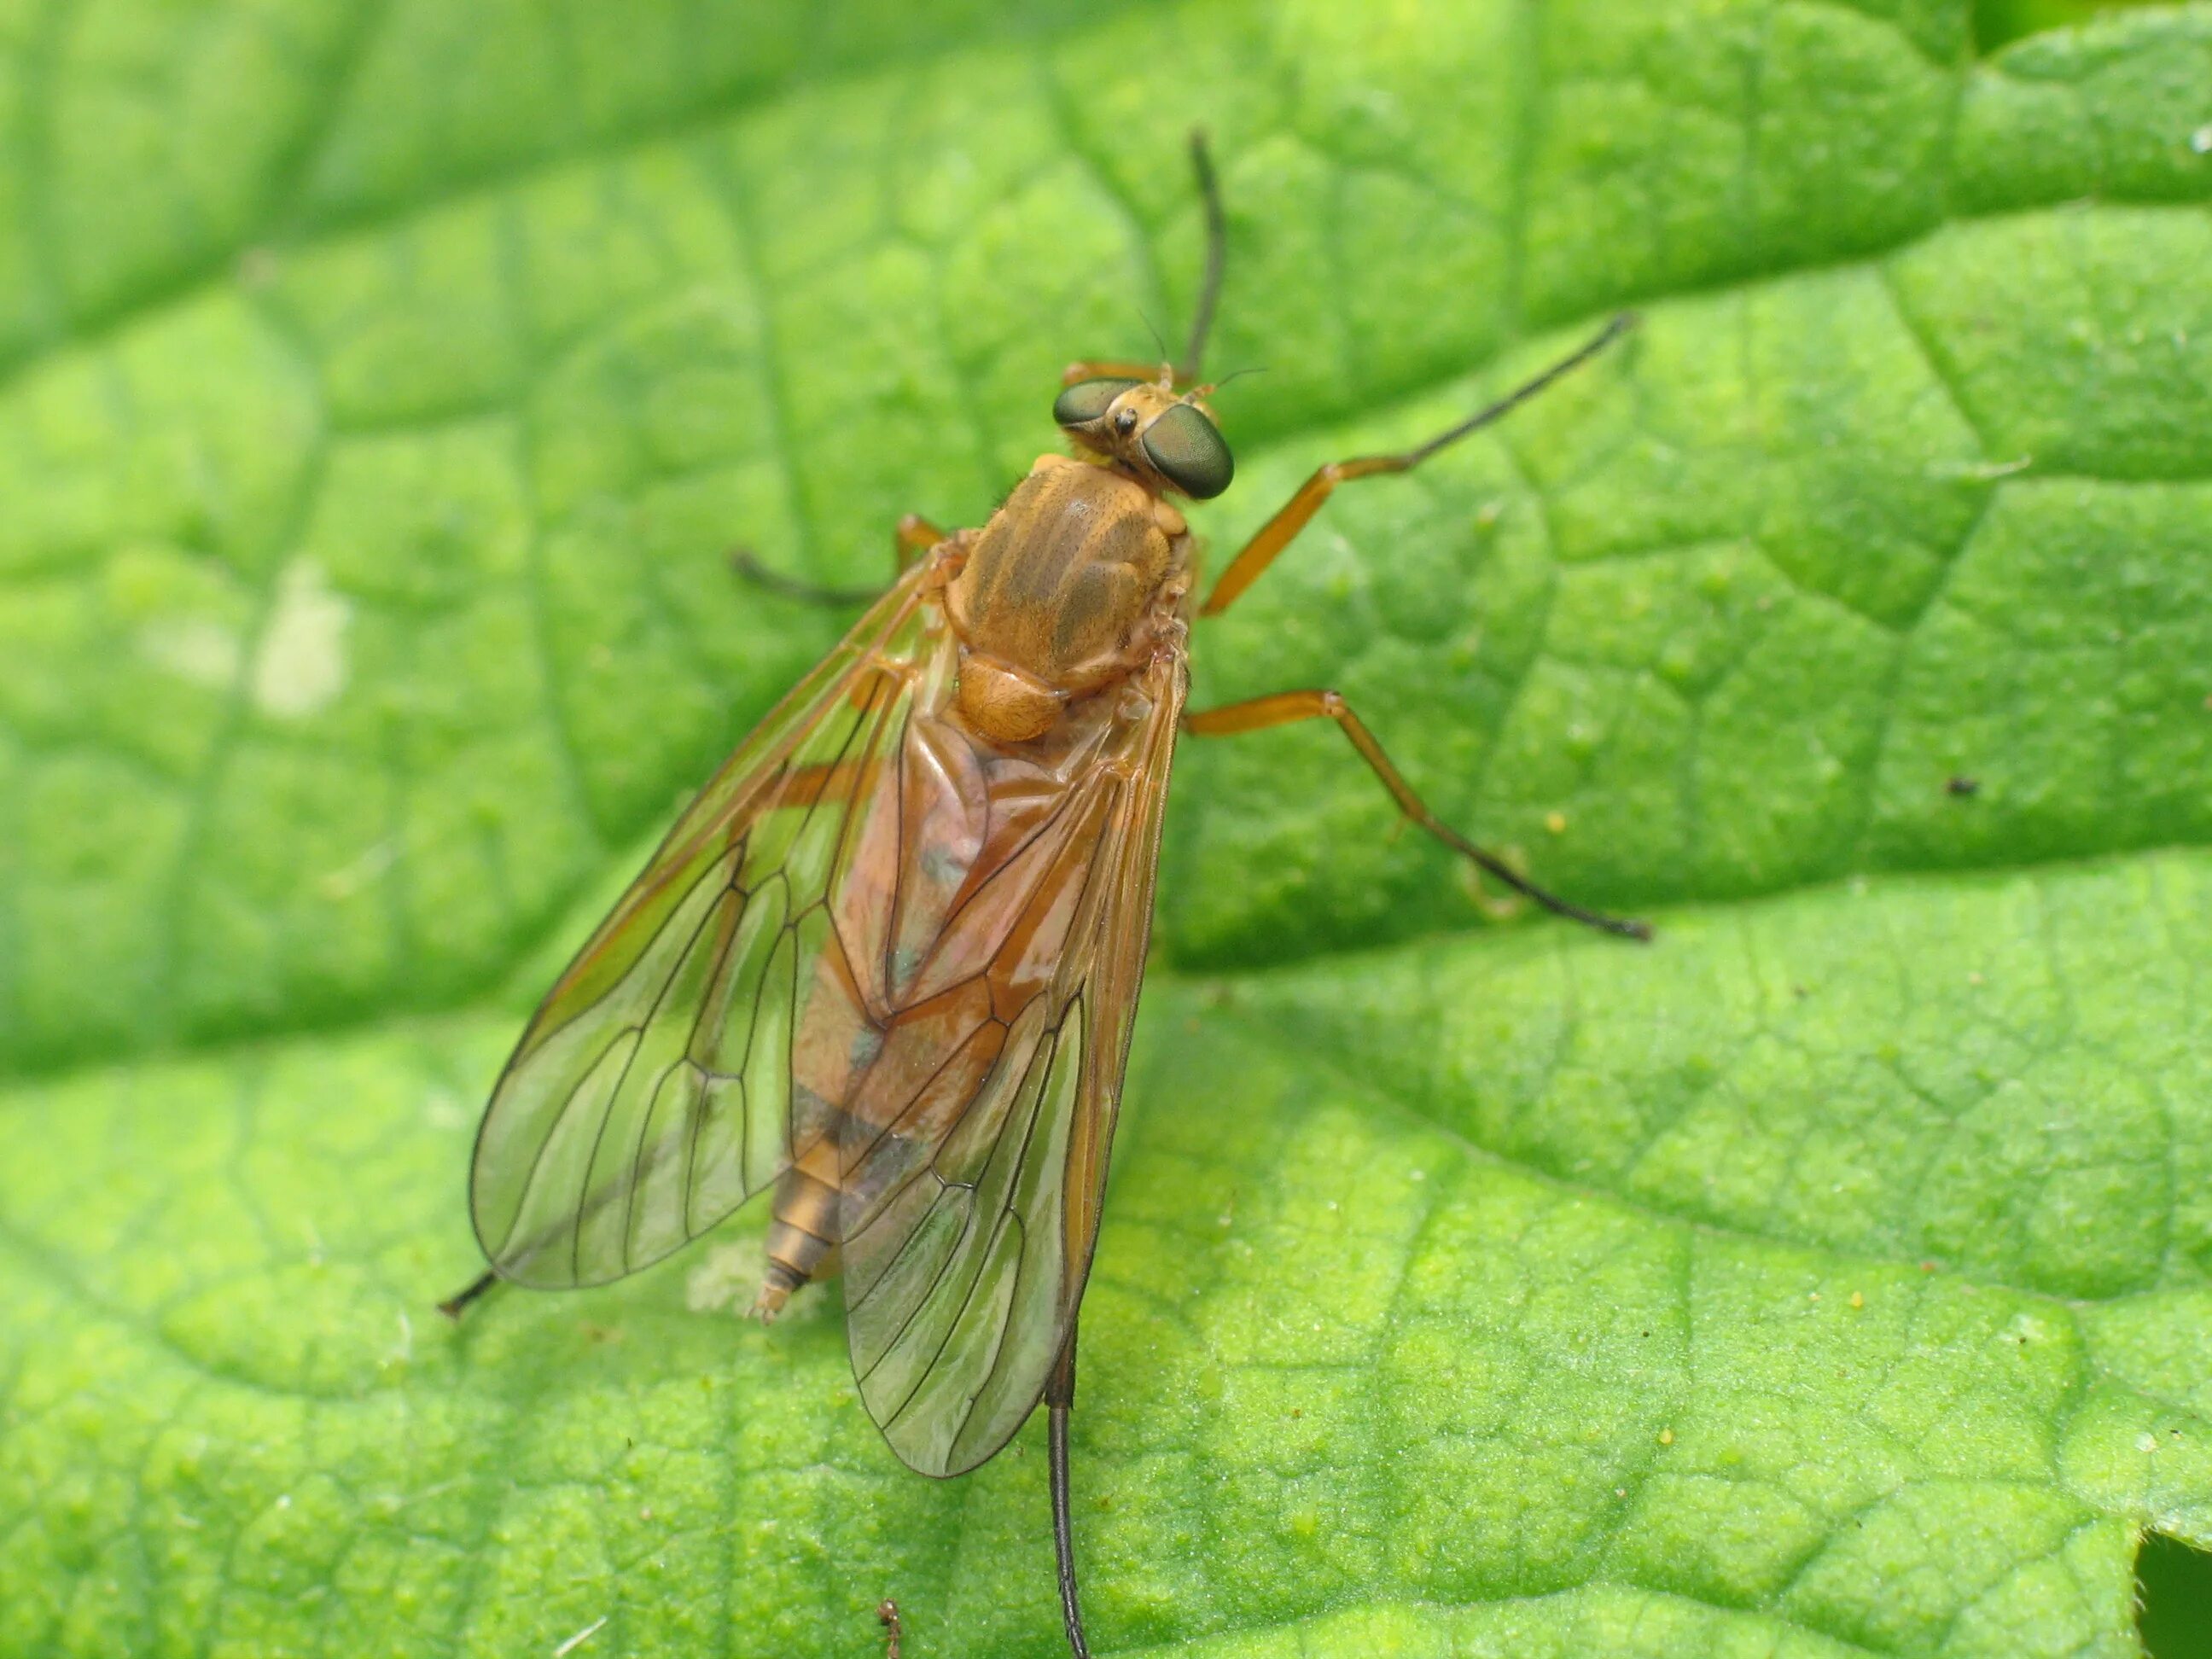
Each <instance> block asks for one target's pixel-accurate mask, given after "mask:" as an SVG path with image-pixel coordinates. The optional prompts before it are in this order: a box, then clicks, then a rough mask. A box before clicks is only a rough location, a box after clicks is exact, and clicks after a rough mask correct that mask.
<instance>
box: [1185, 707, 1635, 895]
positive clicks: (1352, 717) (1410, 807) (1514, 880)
mask: <svg viewBox="0 0 2212 1659" xmlns="http://www.w3.org/2000/svg"><path fill="white" fill-rule="evenodd" d="M1297 720H1334V721H1335V722H1336V724H1337V727H1338V729H1339V730H1340V731H1341V732H1343V733H1344V735H1345V736H1346V738H1350V739H1351V741H1352V747H1353V748H1354V749H1356V750H1358V751H1359V757H1360V759H1362V760H1364V761H1365V762H1366V763H1367V764H1368V765H1369V767H1370V768H1371V769H1373V771H1374V773H1375V775H1376V777H1377V778H1379V779H1381V780H1382V782H1383V787H1384V788H1385V789H1388V790H1389V792H1390V799H1392V800H1395V802H1397V803H1398V810H1399V811H1401V812H1403V813H1404V814H1405V815H1406V816H1407V817H1408V818H1410V819H1412V820H1413V823H1416V824H1418V825H1419V827H1420V828H1421V829H1425V830H1426V831H1427V832H1428V833H1429V834H1430V835H1431V836H1435V837H1436V838H1437V840H1438V841H1440V842H1443V844H1444V845H1445V846H1447V847H1449V848H1451V849H1452V851H1453V852H1455V853H1457V854H1459V855H1460V856H1461V857H1462V858H1464V859H1467V860H1470V861H1472V862H1473V863H1474V864H1475V865H1476V866H1479V867H1480V868H1481V869H1483V870H1486V871H1487V872H1490V873H1491V874H1492V875H1493V876H1495V877H1497V878H1498V880H1500V881H1502V882H1504V884H1506V885H1507V886H1508V887H1510V888H1511V889H1513V890H1514V891H1515V892H1516V893H1522V894H1525V895H1527V896H1528V897H1530V898H1532V899H1534V900H1535V901H1536V902H1537V903H1539V904H1541V905H1542V906H1543V907H1544V908H1546V909H1547V910H1550V911H1553V912H1554V913H1556V914H1557V915H1563V916H1565V917H1566V918H1567V919H1568V920H1569V921H1579V922H1581V923H1582V924H1583V926H1584V927H1595V928H1596V929H1597V930H1598V931H1599V932H1600V933H1618V934H1620V936H1621V937H1623V938H1624V939H1650V937H1651V927H1650V923H1648V922H1642V921H1632V920H1630V919H1629V918H1627V917H1625V916H1607V915H1599V914H1598V913H1597V912H1596V911H1595V910H1585V909H1583V908H1582V906H1580V905H1579V904H1571V903H1569V902H1567V901H1566V900H1565V899H1563V898H1561V897H1559V896H1558V895H1557V894H1555V893H1549V892H1547V891H1545V890H1544V889H1542V888H1541V887H1539V886H1537V885H1536V884H1535V883H1534V882H1533V881H1530V880H1529V879H1528V878H1527V877H1526V876H1523V875H1522V874H1521V873H1520V872H1517V871H1516V870H1514V869H1513V868H1511V867H1510V866H1509V865H1507V864H1506V863H1505V861H1504V860H1502V859H1500V858H1499V857H1498V855H1497V854H1494V853H1486V852H1485V851H1483V849H1482V848H1480V847H1477V846H1476V845H1475V844H1474V842H1471V841H1469V840H1468V838H1467V837H1466V836H1462V835H1461V834H1460V833H1459V831H1458V830H1456V829H1453V828H1452V827H1451V826H1450V825H1449V824H1448V823H1445V822H1444V821H1443V819H1442V818H1440V817H1437V815H1436V814H1435V813H1434V812H1431V811H1429V808H1428V804H1427V803H1426V802H1425V801H1424V800H1422V799H1421V798H1420V796H1419V795H1418V794H1416V793H1414V792H1413V785H1412V784H1410V783H1407V781H1406V778H1405V775H1404V774H1403V773H1401V772H1400V771H1399V770H1398V769H1397V767H1396V766H1395V765H1394V764H1392V763H1391V760H1390V757H1389V756H1388V755H1386V754H1384V753H1383V745H1382V744H1379V743H1377V742H1376V741H1375V734H1374V733H1373V732H1370V731H1369V730H1368V729H1367V726H1366V722H1364V720H1361V719H1360V718H1359V716H1358V715H1357V714H1353V713H1352V705H1351V704H1350V703H1348V702H1346V701H1345V700H1344V699H1343V697H1342V696H1340V695H1338V694H1337V693H1336V692H1334V691H1278V692H1276V693H1274V695H1273V696H1266V697H1254V698H1252V699H1250V700H1249V702H1232V703H1226V704H1224V705H1223V706H1222V707H1221V708H1207V709H1203V710H1201V711H1200V712H1199V713H1197V714H1186V715H1184V716H1183V721H1182V726H1183V730H1184V731H1186V732H1189V733H1190V734H1191V736H1193V737H1194V738H1226V737H1234V736H1236V735H1237V734H1238V733H1240V732H1264V731H1266V730H1267V728H1268V727H1269V726H1289V725H1291V724H1292V723H1293V722H1295V721H1297Z"/></svg>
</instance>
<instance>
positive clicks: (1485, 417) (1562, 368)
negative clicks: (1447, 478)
mask: <svg viewBox="0 0 2212 1659" xmlns="http://www.w3.org/2000/svg"><path fill="white" fill-rule="evenodd" d="M1635 325H1636V313H1633V312H1630V311H1624V312H1622V313H1620V315H1619V316H1617V317H1615V318H1614V319H1613V320H1612V321H1611V322H1609V323H1607V325H1605V326H1604V327H1603V328H1601V329H1600V330H1599V331H1597V333H1596V334H1595V335H1594V336H1593V337H1591V338H1589V340H1587V341H1585V342H1583V344H1581V345H1580V346H1578V347H1577V348H1576V349H1574V350H1572V351H1571V352H1569V353H1568V354H1567V355H1566V356H1564V357H1562V358H1560V359H1559V362H1556V363H1553V365H1552V366H1551V367H1550V368H1547V369H1546V370H1545V371H1544V372H1543V373H1542V374H1538V375H1536V376H1535V377H1534V379H1531V380H1525V381H1523V382H1522V384H1521V385H1519V386H1516V387H1514V388H1513V390H1512V391H1510V392H1507V393H1506V394H1505V395H1504V397H1503V398H1499V399H1498V401H1497V402H1496V403H1493V404H1485V405H1484V406H1483V407H1482V408H1480V409H1478V410H1475V411H1474V414H1472V415H1470V416H1468V417H1467V418H1466V419H1465V420H1463V421H1462V422H1460V423H1459V424H1458V425H1457V426H1455V427H1450V428H1446V429H1445V430H1444V431H1442V432H1439V433H1438V434H1437V435H1436V436H1435V437H1433V438H1431V439H1430V440H1429V441H1427V442H1426V443H1425V444H1417V445H1415V446H1414V447H1413V448H1411V449H1408V450H1405V451H1403V452H1401V453H1398V454H1395V455H1362V456H1358V457H1357V458H1356V459H1352V460H1349V461H1331V462H1330V463H1329V464H1328V465H1327V466H1324V467H1322V468H1321V469H1320V471H1316V473H1315V474H1314V475H1313V477H1310V478H1308V479H1307V480H1306V481H1305V482H1304V483H1303V484H1300V485H1299V486H1298V489H1297V494H1296V495H1292V496H1291V499H1290V500H1288V501H1285V502H1284V503H1283V505H1282V507H1280V508H1279V509H1278V510H1277V512H1276V513H1275V516H1274V517H1273V518H1272V519H1270V520H1267V523H1265V524H1263V525H1261V526H1260V528H1259V530H1258V531H1257V532H1255V534H1254V536H1253V538H1252V539H1251V540H1250V541H1249V542H1247V543H1245V544H1244V547H1243V551H1242V552H1240V553H1238V554H1237V556H1236V557H1235V558H1233V559H1231V561H1230V562H1229V565H1228V568H1226V569H1225V570H1223V571H1222V573H1221V575H1220V578H1219V579H1218V580H1217V581H1215V583H1214V584H1213V591H1212V592H1210V593H1208V594H1207V595H1206V603H1205V604H1204V605H1201V606H1200V608H1199V613H1198V614H1199V615H1200V616H1201V617H1218V616H1219V615H1220V614H1221V613H1222V612H1223V611H1226V610H1227V609H1229V607H1230V606H1231V605H1233V604H1234V603H1236V600H1237V595H1238V594H1240V593H1242V592H1243V591H1244V590H1245V589H1246V588H1248V587H1249V586H1251V585H1252V584H1253V583H1254V582H1255V581H1257V580H1259V578H1260V573H1261V571H1263V570H1265V569H1266V568H1267V567H1268V566H1269V565H1271V564H1273V562H1275V556H1276V555H1277V554H1278V553H1280V552H1281V551H1282V550H1284V549H1285V548H1286V547H1288V546H1289V545H1290V544H1291V538H1294V537H1295V536H1297V533H1298V532H1300V531H1301V530H1304V528H1305V527H1306V523H1307V521H1308V520H1310V519H1311V518H1312V517H1313V515H1314V514H1315V513H1318V512H1319V511H1320V510H1321V504H1322V502H1323V501H1327V500H1328V498H1329V496H1330V495H1332V494H1334V492H1335V489H1336V487H1337V485H1339V484H1340V483H1349V482H1350V481H1351V480H1352V479H1354V478H1371V477H1376V475H1377V474H1380V473H1384V472H1411V471H1413V469H1414V468H1415V467H1417V466H1419V465H1420V464H1421V463H1422V462H1423V461H1425V460H1427V459H1429V457H1430V456H1431V455H1433V454H1435V453H1437V451H1438V450H1440V449H1443V448H1447V447H1449V446H1450V445H1453V444H1455V443H1457V442H1458V441H1460V440H1461V439H1462V438H1464V437H1466V436H1467V435H1468V434H1469V433H1471V432H1479V431H1480V430H1481V429H1482V428H1484V427H1486V426H1488V425H1489V424H1490V423H1491V422H1493V421H1495V420H1497V419H1498V418H1499V417H1500V416H1504V415H1506V414H1509V413H1510V412H1511V411H1512V410H1516V409H1517V408H1519V407H1520V406H1521V405H1522V404H1525V403H1527V402H1528V399H1529V398H1533V397H1534V396H1535V395H1536V394H1537V393H1538V392H1541V391H1543V390H1544V389H1545V388H1546V387H1547V386H1550V385H1551V384H1552V383H1553V381H1554V380H1558V379H1559V377H1560V376H1561V375H1563V374H1567V373H1568V372H1570V371H1571V370H1572V369H1576V368H1580V367H1581V366H1582V365H1583V364H1584V363H1586V362H1589V360H1590V359H1591V358H1593V357H1595V356H1597V354H1598V353H1599V352H1601V351H1602V350H1604V349H1605V348H1606V347H1607V346H1608V345H1610V344H1612V343H1613V341H1614V340H1616V339H1618V338H1619V337H1620V336H1621V335H1623V334H1626V332H1627V331H1629V330H1630V329H1632V328H1633V327H1635ZM1363 752H1364V751H1363Z"/></svg>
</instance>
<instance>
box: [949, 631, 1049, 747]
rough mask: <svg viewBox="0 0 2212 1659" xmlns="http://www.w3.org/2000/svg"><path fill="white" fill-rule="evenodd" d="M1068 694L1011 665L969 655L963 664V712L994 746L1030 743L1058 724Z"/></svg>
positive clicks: (976, 653)
mask: <svg viewBox="0 0 2212 1659" xmlns="http://www.w3.org/2000/svg"><path fill="white" fill-rule="evenodd" d="M1066 702H1067V697H1066V693H1064V692H1061V691H1056V690H1054V689H1053V688H1052V687H1051V686H1049V685H1047V684H1045V683H1044V682H1043V681H1042V680H1041V679H1039V678H1037V677H1036V675H1034V674H1030V673H1025V672H1024V671H1022V670H1021V669H1018V668H1016V667H1015V666H1013V665H1012V664H1011V663H1004V662H1000V661H999V660H998V659H996V658H994V657H987V656H984V655H983V654H982V653H980V652H974V651H971V652H969V653H966V655H965V656H964V657H963V659H962V660H961V664H960V712H961V713H962V714H964V715H966V716H967V718H968V723H969V725H970V726H974V727H975V730H976V731H978V732H981V733H982V734H983V735H984V736H985V737H987V738H990V739H991V740H992V741H993V742H994V743H1027V742H1029V741H1030V739H1031V738H1041V737H1042V736H1043V735H1044V734H1045V733H1046V732H1049V731H1051V730H1052V728H1053V727H1054V725H1056V724H1057V723H1058V722H1059V720H1060V709H1061V708H1063V707H1064V706H1065V705H1066Z"/></svg>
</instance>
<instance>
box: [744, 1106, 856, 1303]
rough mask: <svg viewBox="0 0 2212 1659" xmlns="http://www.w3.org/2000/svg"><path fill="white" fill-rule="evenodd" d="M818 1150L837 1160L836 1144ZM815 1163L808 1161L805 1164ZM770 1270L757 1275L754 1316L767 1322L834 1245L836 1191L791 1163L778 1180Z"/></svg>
mask: <svg viewBox="0 0 2212 1659" xmlns="http://www.w3.org/2000/svg"><path fill="white" fill-rule="evenodd" d="M815 1150H816V1152H826V1153H827V1160H828V1161H829V1162H831V1163H833V1164H834V1162H835V1161H836V1148H835V1143H834V1142H830V1141H827V1140H824V1141H817V1142H816V1143H815ZM812 1161H814V1159H813V1158H811V1157H810V1158H808V1159H807V1160H806V1162H810V1163H811V1162H812ZM767 1246H768V1268H767V1271H766V1272H765V1273H763V1274H762V1276H761V1288H760V1295H759V1296H758V1297H756V1298H755V1299H754V1301H753V1307H752V1311H753V1316H754V1317H755V1318H757V1319H758V1320H759V1321H760V1322H762V1323H763V1324H766V1323H768V1322H769V1321H770V1320H772V1319H774V1318H775V1316H776V1315H778V1314H780V1313H781V1312H782V1311H783V1304H785V1303H787V1302H788V1301H790V1300H791V1294H792V1292H793V1291H796V1290H798V1289H799V1286H801V1285H804V1284H805V1283H806V1281H807V1280H808V1279H811V1278H813V1277H814V1275H815V1273H817V1271H820V1270H821V1268H822V1265H823V1257H825V1256H827V1255H829V1253H830V1252H831V1251H832V1250H834V1249H836V1246H837V1189H836V1188H835V1187H834V1186H832V1185H830V1184H829V1182H825V1181H823V1180H822V1179H821V1177H819V1176H816V1175H814V1174H812V1173H811V1172H810V1171H809V1170H807V1169H806V1167H805V1163H800V1164H793V1165H792V1167H791V1168H789V1169H788V1170H785V1171H784V1172H783V1174H782V1175H781V1176H778V1177H777V1179H776V1183H775V1218H774V1219H773V1220H771V1221H770V1222H769V1227H768V1238H767Z"/></svg>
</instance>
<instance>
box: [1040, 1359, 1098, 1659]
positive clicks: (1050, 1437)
mask: <svg viewBox="0 0 2212 1659" xmlns="http://www.w3.org/2000/svg"><path fill="white" fill-rule="evenodd" d="M1044 1404H1045V1411H1046V1413H1047V1423H1046V1432H1045V1462H1046V1464H1047V1466H1048V1469H1049V1471H1050V1474H1051V1479H1052V1553H1053V1559H1054V1560H1055V1561H1057V1562H1058V1563H1059V1564H1060V1619H1061V1620H1062V1621H1063V1622H1064V1623H1065V1624H1066V1626H1067V1645H1068V1649H1069V1650H1070V1651H1071V1652H1072V1653H1073V1655H1074V1656H1075V1659H1091V1649H1090V1646H1089V1644H1087V1643H1085V1641H1084V1639H1083V1598H1082V1597H1081V1596H1080V1595H1079V1594H1078V1593H1077V1591H1076V1588H1075V1522H1074V1517H1073V1516H1072V1515H1071V1514H1070V1512H1069V1506H1068V1492H1067V1414H1068V1413H1069V1412H1070V1411H1072V1410H1073V1409H1074V1407H1075V1327H1074V1326H1073V1324H1070V1325H1069V1326H1068V1328H1067V1346H1066V1347H1065V1348H1062V1349H1061V1350H1060V1363H1059V1364H1056V1365H1054V1367H1053V1369H1052V1376H1051V1377H1050V1379H1049V1380H1048V1381H1047V1383H1045V1385H1044Z"/></svg>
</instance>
